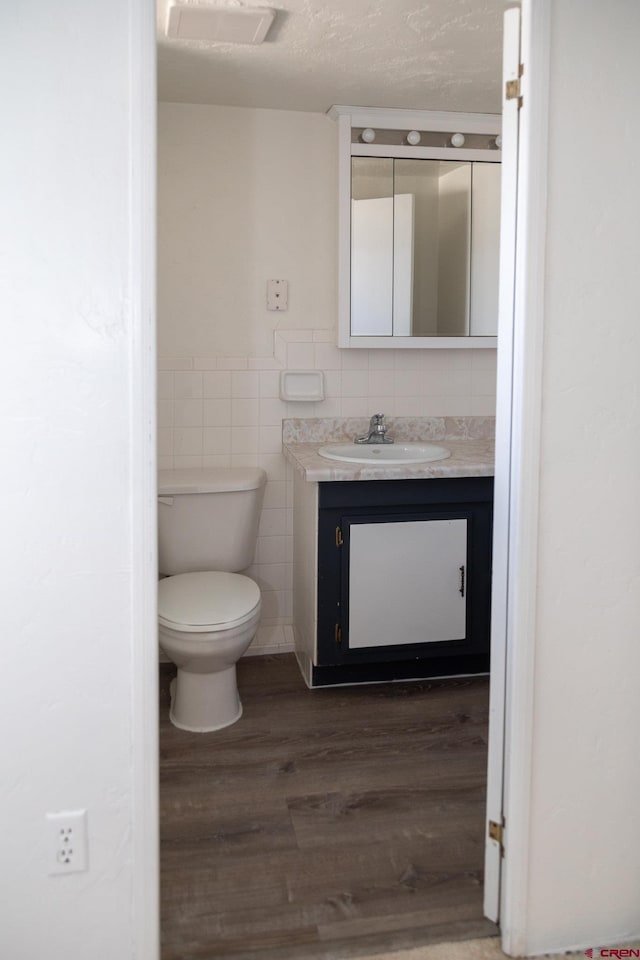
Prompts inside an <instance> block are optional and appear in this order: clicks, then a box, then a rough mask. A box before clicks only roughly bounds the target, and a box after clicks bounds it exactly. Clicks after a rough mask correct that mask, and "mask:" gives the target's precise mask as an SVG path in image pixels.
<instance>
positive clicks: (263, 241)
mask: <svg viewBox="0 0 640 960" xmlns="http://www.w3.org/2000/svg"><path fill="white" fill-rule="evenodd" d="M158 150H159V161H158V162H159V173H158V204H159V226H158V249H159V254H158V274H159V279H158V297H159V303H158V313H159V357H160V358H159V376H158V397H159V399H158V426H159V434H158V453H159V465H160V466H161V467H191V466H240V465H251V466H253V465H258V466H262V467H264V469H265V470H266V471H267V475H268V485H267V490H266V495H265V501H264V508H263V513H262V521H261V525H260V535H259V538H258V545H257V551H256V559H255V564H254V566H253V567H252V569H251V571H250V572H251V574H252V575H253V576H254V577H255V578H256V580H257V581H258V583H259V584H260V587H261V590H262V595H263V618H262V623H261V627H260V630H259V631H258V635H257V637H256V640H255V641H254V644H253V645H252V647H251V650H250V653H255V652H259V651H260V650H262V651H267V650H272V649H278V648H286V647H287V646H288V645H289V644H290V643H291V636H290V631H289V630H288V629H287V628H288V625H289V624H290V623H291V618H292V608H291V603H292V600H291V597H292V557H293V548H292V523H293V514H292V498H293V491H292V482H291V475H290V472H289V471H288V470H287V467H286V464H285V461H284V458H283V456H282V443H281V425H282V419H283V417H368V416H370V415H371V414H372V413H376V412H379V411H382V412H384V413H386V414H387V415H389V416H393V415H394V416H405V417H411V416H425V417H428V416H464V415H475V416H491V415H493V413H494V412H495V350H476V351H473V350H431V351H429V350H338V349H337V347H336V346H335V343H336V331H335V324H336V311H337V305H336V289H337V160H338V158H337V126H336V124H334V123H333V122H332V121H330V120H329V119H328V118H327V117H325V116H322V115H318V114H304V113H294V112H288V111H278V110H250V109H242V108H234V107H208V106H191V105H185V104H171V103H161V104H159V128H158ZM270 277H272V278H282V279H287V280H288V281H289V285H290V287H289V293H290V297H289V302H290V308H289V310H288V311H287V312H286V313H274V312H269V311H267V309H266V284H267V280H268V279H269V278H270ZM285 368H290V369H318V370H323V371H324V375H325V391H326V399H325V400H324V401H322V402H320V403H304V404H303V403H297V404H296V403H284V402H283V401H281V400H280V399H279V392H278V383H279V377H280V371H281V370H283V369H285Z"/></svg>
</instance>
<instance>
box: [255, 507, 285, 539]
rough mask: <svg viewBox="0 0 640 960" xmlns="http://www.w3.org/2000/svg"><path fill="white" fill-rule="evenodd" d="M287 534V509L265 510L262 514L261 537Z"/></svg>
mask: <svg viewBox="0 0 640 960" xmlns="http://www.w3.org/2000/svg"><path fill="white" fill-rule="evenodd" d="M286 535H287V511H286V510H264V509H263V511H262V513H261V515H260V526H259V528H258V536H259V537H285V536H286Z"/></svg>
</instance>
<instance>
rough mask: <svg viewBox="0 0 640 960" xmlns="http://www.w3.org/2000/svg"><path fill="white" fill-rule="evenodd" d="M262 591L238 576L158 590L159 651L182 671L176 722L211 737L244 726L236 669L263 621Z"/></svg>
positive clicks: (173, 712)
mask: <svg viewBox="0 0 640 960" xmlns="http://www.w3.org/2000/svg"><path fill="white" fill-rule="evenodd" d="M260 609H261V598H260V590H259V588H258V586H257V584H256V583H254V582H253V580H250V579H249V577H245V576H243V575H241V574H237V573H223V572H213V571H206V572H197V573H182V574H177V575H176V576H173V577H166V578H165V579H164V580H161V581H160V583H159V585H158V628H159V642H160V647H161V648H162V649H163V650H164V652H165V653H166V655H167V656H168V657H169V659H170V660H172V661H173V663H175V664H176V666H177V668H178V673H177V676H176V678H175V680H174V681H172V685H171V709H170V714H169V716H170V719H171V722H172V723H173V724H174V725H175V726H176V727H179V728H180V729H181V730H190V731H192V732H195V733H208V732H212V731H214V730H221V729H223V728H224V727H228V726H230V725H231V724H232V723H235V722H236V720H239V719H240V717H241V716H242V703H241V701H240V697H239V694H238V687H237V682H236V663H237V661H238V660H239V659H240V657H241V656H242V654H243V653H244V652H245V651H246V650H247V648H248V647H249V644H250V643H251V641H252V640H253V638H254V636H255V633H256V629H257V627H258V623H259V621H260Z"/></svg>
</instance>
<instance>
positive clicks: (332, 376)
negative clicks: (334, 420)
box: [321, 370, 342, 416]
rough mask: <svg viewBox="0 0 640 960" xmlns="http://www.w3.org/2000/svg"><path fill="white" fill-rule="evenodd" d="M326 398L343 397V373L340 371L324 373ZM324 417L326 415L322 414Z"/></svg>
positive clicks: (326, 371)
mask: <svg viewBox="0 0 640 960" xmlns="http://www.w3.org/2000/svg"><path fill="white" fill-rule="evenodd" d="M324 395H325V397H329V398H331V397H337V398H338V399H340V398H341V397H342V373H341V371H340V370H325V372H324ZM321 416H324V414H321Z"/></svg>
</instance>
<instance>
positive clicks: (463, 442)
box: [283, 437, 494, 483]
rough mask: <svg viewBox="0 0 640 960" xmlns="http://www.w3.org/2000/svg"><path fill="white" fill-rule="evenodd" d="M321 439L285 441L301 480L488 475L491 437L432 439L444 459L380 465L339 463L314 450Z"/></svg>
mask: <svg viewBox="0 0 640 960" xmlns="http://www.w3.org/2000/svg"><path fill="white" fill-rule="evenodd" d="M326 442H327V441H326V440H323V441H322V442H321V443H318V442H316V443H285V444H284V445H283V450H284V455H285V457H286V458H287V460H288V461H289V463H291V464H293V466H294V468H295V469H296V470H297V472H298V473H299V474H301V475H302V477H304V479H305V480H309V481H311V482H317V483H322V482H327V481H335V480H415V479H428V478H433V477H492V476H493V470H494V441H493V440H472V439H459V438H456V439H449V438H447V437H444V438H443V439H442V440H437V441H436V442H437V443H438V444H439V445H441V446H443V447H446V448H447V449H448V450H450V451H451V456H450V457H448V458H447V459H446V460H434V461H432V462H430V463H411V464H400V465H395V466H390V465H387V466H384V467H381V466H379V465H378V464H375V465H373V464H364V463H341V462H340V461H338V460H325V458H324V457H321V456H320V455H319V454H318V450H319V449H320V447H322V446H324V444H325V443H326Z"/></svg>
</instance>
